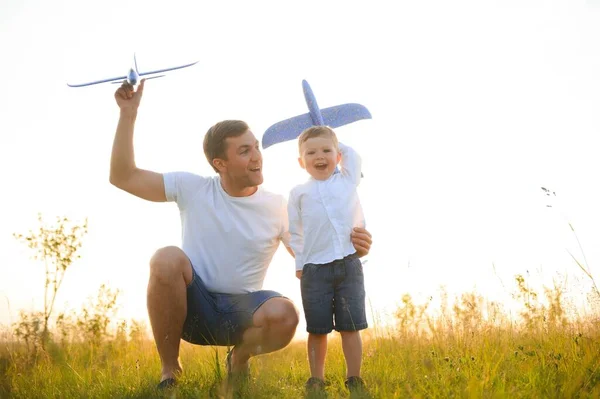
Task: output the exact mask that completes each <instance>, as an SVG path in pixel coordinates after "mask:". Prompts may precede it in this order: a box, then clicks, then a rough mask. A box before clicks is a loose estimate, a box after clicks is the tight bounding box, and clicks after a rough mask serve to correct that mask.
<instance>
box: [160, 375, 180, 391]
mask: <svg viewBox="0 0 600 399" xmlns="http://www.w3.org/2000/svg"><path fill="white" fill-rule="evenodd" d="M175 385H177V381H176V380H175V378H167V379H166V380H162V381H161V382H160V383H159V384H158V385H157V386H156V389H158V390H163V389H169V388H172V387H174V386H175Z"/></svg>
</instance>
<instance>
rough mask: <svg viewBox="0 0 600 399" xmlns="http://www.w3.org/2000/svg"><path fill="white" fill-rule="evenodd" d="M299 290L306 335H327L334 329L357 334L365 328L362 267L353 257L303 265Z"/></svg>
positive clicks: (358, 260)
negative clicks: (356, 332)
mask: <svg viewBox="0 0 600 399" xmlns="http://www.w3.org/2000/svg"><path fill="white" fill-rule="evenodd" d="M300 290H301V293H302V305H303V307H304V317H305V318H306V331H307V332H309V333H313V334H329V333H330V332H331V331H332V330H333V329H334V328H335V330H336V331H358V330H364V329H365V328H367V327H368V324H367V315H366V311H365V282H364V274H363V266H362V263H361V261H360V259H359V258H358V257H357V256H356V254H353V255H349V256H346V257H345V258H344V259H339V260H335V261H333V262H331V263H326V264H313V263H308V264H306V265H304V268H303V269H302V278H301V280H300ZM334 320H335V323H334Z"/></svg>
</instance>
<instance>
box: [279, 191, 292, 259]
mask: <svg viewBox="0 0 600 399" xmlns="http://www.w3.org/2000/svg"><path fill="white" fill-rule="evenodd" d="M281 203H282V206H281V213H280V217H281V232H280V234H279V240H280V241H281V242H282V243H283V245H285V246H286V247H288V248H291V245H290V223H289V218H288V209H287V207H288V203H287V200H286V199H285V198H283V197H282V201H281Z"/></svg>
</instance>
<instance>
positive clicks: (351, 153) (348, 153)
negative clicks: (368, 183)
mask: <svg viewBox="0 0 600 399" xmlns="http://www.w3.org/2000/svg"><path fill="white" fill-rule="evenodd" d="M339 147H340V153H341V154H342V160H341V162H340V166H341V169H342V175H344V176H346V177H347V178H349V179H350V180H351V181H352V182H353V183H354V184H356V185H357V186H358V185H359V184H360V179H361V177H360V176H361V172H362V159H361V157H360V155H358V152H356V151H355V150H354V149H353V148H352V147H350V146H347V145H345V144H342V143H339Z"/></svg>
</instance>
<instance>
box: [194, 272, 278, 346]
mask: <svg viewBox="0 0 600 399" xmlns="http://www.w3.org/2000/svg"><path fill="white" fill-rule="evenodd" d="M278 297H283V295H281V294H280V293H278V292H275V291H267V290H264V291H256V292H251V293H248V294H215V293H212V292H208V289H207V288H206V286H205V285H204V283H203V282H202V280H201V279H200V277H199V276H198V275H197V274H196V271H195V270H194V268H193V267H192V282H191V283H190V285H188V287H187V317H186V319H185V323H184V324H183V334H182V338H183V339H184V340H185V341H187V342H190V343H192V344H197V345H219V346H234V345H237V344H239V343H240V342H242V336H243V334H244V331H246V330H247V329H248V328H249V327H252V317H253V316H254V312H256V311H257V310H258V308H259V307H260V306H261V305H262V304H264V303H265V302H266V301H267V300H269V299H271V298H278Z"/></svg>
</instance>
